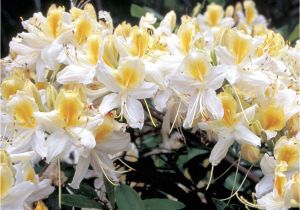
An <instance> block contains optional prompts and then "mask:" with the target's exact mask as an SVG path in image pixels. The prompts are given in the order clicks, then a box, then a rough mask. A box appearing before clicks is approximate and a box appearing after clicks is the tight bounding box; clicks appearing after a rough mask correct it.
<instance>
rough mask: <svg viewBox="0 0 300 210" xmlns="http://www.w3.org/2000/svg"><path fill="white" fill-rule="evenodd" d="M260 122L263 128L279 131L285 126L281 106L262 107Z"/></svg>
mask: <svg viewBox="0 0 300 210" xmlns="http://www.w3.org/2000/svg"><path fill="white" fill-rule="evenodd" d="M261 124H262V127H263V128H264V129H265V130H272V131H279V130H281V129H282V128H283V127H284V126H285V115H284V110H283V108H282V107H277V106H275V105H269V106H268V107H266V108H264V109H262V115H261Z"/></svg>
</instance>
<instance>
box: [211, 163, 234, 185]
mask: <svg viewBox="0 0 300 210" xmlns="http://www.w3.org/2000/svg"><path fill="white" fill-rule="evenodd" d="M233 166H234V164H231V165H230V166H229V167H228V168H227V169H226V170H225V171H224V172H223V173H222V174H221V175H220V176H218V177H217V178H215V179H214V180H213V181H212V182H215V181H217V180H218V179H220V178H221V177H222V176H224V175H225V174H226V173H227V172H228V171H229V170H230V169H231V168H232V167H233Z"/></svg>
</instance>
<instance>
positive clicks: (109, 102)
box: [99, 93, 121, 115]
mask: <svg viewBox="0 0 300 210" xmlns="http://www.w3.org/2000/svg"><path fill="white" fill-rule="evenodd" d="M120 105H121V96H120V95H119V94H116V93H111V94H109V95H106V96H104V98H103V99H102V102H101V104H100V106H99V112H100V113H101V114H102V115H105V114H107V113H108V112H110V111H111V110H113V109H115V108H118V107H120Z"/></svg>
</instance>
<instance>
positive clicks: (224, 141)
mask: <svg viewBox="0 0 300 210" xmlns="http://www.w3.org/2000/svg"><path fill="white" fill-rule="evenodd" d="M233 142H234V140H233V139H232V138H228V137H226V138H220V139H219V140H218V142H217V143H216V144H215V146H214V148H213V149H212V151H211V153H210V156H209V162H210V163H211V164H212V165H213V166H216V165H218V164H219V163H220V162H221V160H223V158H224V157H225V156H226V154H227V151H228V149H229V147H230V146H231V145H232V144H233Z"/></svg>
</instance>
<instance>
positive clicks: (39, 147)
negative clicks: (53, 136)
mask: <svg viewBox="0 0 300 210" xmlns="http://www.w3.org/2000/svg"><path fill="white" fill-rule="evenodd" d="M32 149H33V150H34V151H35V152H36V153H38V154H39V155H40V156H41V157H42V158H44V157H46V156H47V146H46V141H45V133H44V131H43V130H42V129H40V128H38V129H37V130H36V131H35V134H34V136H33V139H32Z"/></svg>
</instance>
